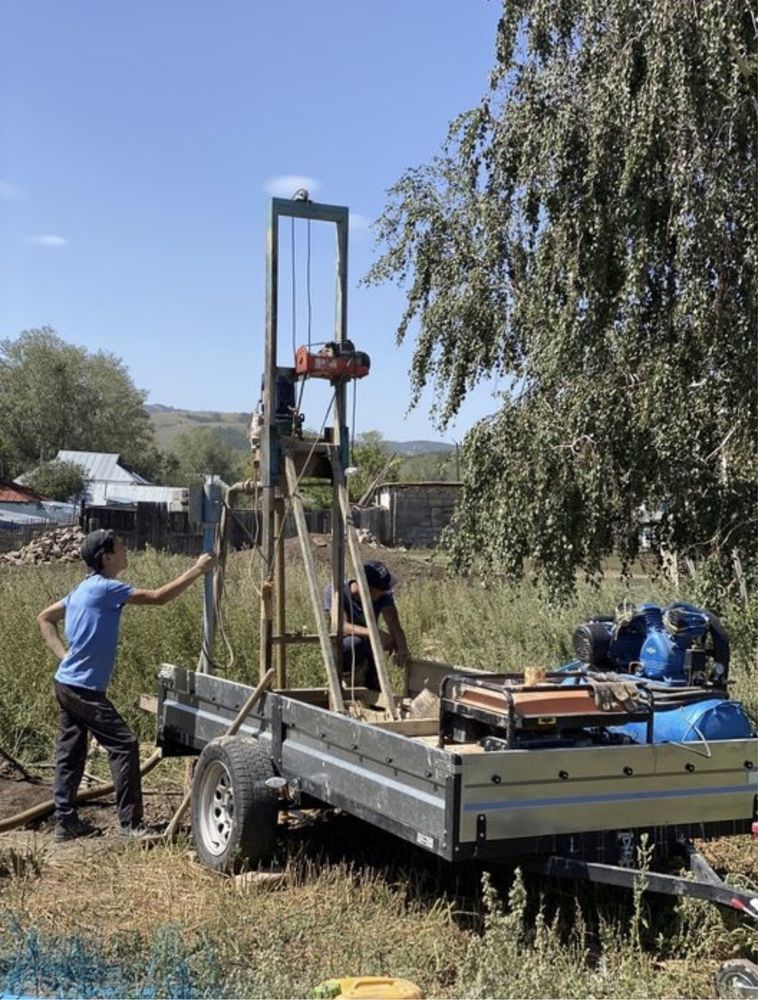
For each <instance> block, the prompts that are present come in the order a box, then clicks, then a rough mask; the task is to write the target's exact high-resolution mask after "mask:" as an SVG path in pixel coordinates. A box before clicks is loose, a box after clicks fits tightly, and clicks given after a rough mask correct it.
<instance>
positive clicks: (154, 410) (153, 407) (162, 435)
mask: <svg viewBox="0 0 758 1000" xmlns="http://www.w3.org/2000/svg"><path fill="white" fill-rule="evenodd" d="M147 411H148V413H149V414H150V419H151V420H152V423H153V430H154V431H155V443H156V444H157V446H158V447H159V448H160V449H161V450H163V451H165V450H166V449H169V448H171V445H172V444H173V442H174V441H175V439H176V438H177V437H178V436H179V435H180V434H186V433H187V432H188V431H191V430H192V429H193V427H212V428H213V429H214V430H215V431H217V432H218V433H219V434H220V435H221V437H223V438H224V440H225V441H226V442H227V443H228V444H230V445H231V446H232V447H233V448H237V449H239V450H240V451H247V450H248V447H249V446H248V440H247V429H248V426H249V424H250V414H249V413H246V412H244V411H242V412H234V411H233V412H230V413H225V412H221V411H218V410H182V409H177V408H175V407H173V406H167V405H165V404H164V403H150V404H149V405H148V407H147ZM385 444H386V447H387V450H388V451H389V452H395V453H396V454H397V455H408V456H413V455H428V454H430V453H432V452H435V453H436V452H448V451H452V450H453V448H454V446H453V445H452V444H448V443H447V442H445V441H386V442H385Z"/></svg>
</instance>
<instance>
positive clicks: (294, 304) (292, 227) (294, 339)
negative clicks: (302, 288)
mask: <svg viewBox="0 0 758 1000" xmlns="http://www.w3.org/2000/svg"><path fill="white" fill-rule="evenodd" d="M290 235H291V245H292V254H291V257H292V356H293V358H294V356H295V353H296V352H297V333H296V330H297V295H296V287H297V286H296V283H295V282H296V275H295V270H296V268H295V256H296V255H295V216H294V215H293V216H292V218H291V219H290Z"/></svg>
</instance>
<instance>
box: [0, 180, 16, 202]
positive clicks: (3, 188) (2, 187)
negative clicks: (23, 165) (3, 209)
mask: <svg viewBox="0 0 758 1000" xmlns="http://www.w3.org/2000/svg"><path fill="white" fill-rule="evenodd" d="M20 194H21V192H20V191H19V189H18V188H17V187H16V185H15V184H11V183H10V182H9V181H0V201H12V200H13V199H14V198H18V197H19V196H20Z"/></svg>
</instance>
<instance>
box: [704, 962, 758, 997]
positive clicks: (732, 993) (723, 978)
mask: <svg viewBox="0 0 758 1000" xmlns="http://www.w3.org/2000/svg"><path fill="white" fill-rule="evenodd" d="M715 980H716V994H717V996H719V997H758V965H754V964H753V962H749V961H748V960H747V959H743V958H733V959H731V960H730V961H728V962H723V963H722V964H721V965H720V966H719V967H718V969H717V970H716V976H715Z"/></svg>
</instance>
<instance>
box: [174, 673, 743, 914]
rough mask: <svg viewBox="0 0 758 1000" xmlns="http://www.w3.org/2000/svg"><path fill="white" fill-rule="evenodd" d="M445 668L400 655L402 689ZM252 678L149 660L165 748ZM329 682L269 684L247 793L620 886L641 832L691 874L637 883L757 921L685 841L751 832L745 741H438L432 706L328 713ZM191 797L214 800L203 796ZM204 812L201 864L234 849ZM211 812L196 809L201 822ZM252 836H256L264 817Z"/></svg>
mask: <svg viewBox="0 0 758 1000" xmlns="http://www.w3.org/2000/svg"><path fill="white" fill-rule="evenodd" d="M451 669H452V668H451V667H450V666H449V665H447V664H437V663H432V662H430V661H415V662H414V663H413V664H412V666H411V668H410V670H409V674H408V676H409V681H410V689H409V692H408V697H409V698H411V697H413V696H414V695H415V694H418V693H419V691H420V690H429V689H430V685H433V684H434V683H435V680H437V679H440V680H441V678H442V677H444V676H447V675H448V674H449V672H450V670H451ZM417 685H418V690H417V689H416V688H417ZM251 690H252V689H251V688H250V687H249V686H248V685H245V684H239V683H235V682H232V681H228V680H225V679H223V678H219V677H215V676H212V675H208V674H202V673H197V672H195V671H192V670H187V669H185V668H182V667H177V666H172V665H164V666H163V667H162V668H161V671H160V675H159V699H158V720H159V731H158V744H159V745H160V746H161V747H162V748H163V752H164V754H166V755H172V754H179V755H188V754H189V755H191V754H200V753H201V752H202V751H203V750H204V748H205V747H207V746H208V745H209V744H211V743H212V742H214V741H216V742H218V741H223V740H224V738H225V737H224V734H225V732H226V731H227V729H228V727H229V724H230V723H231V721H232V720H233V719H234V717H235V715H236V714H237V713H238V712H239V710H240V708H241V706H242V705H243V704H244V702H245V700H246V699H247V698H248V697H249V695H250V692H251ZM328 696H329V692H328V690H327V689H326V688H324V689H318V688H316V689H305V690H303V691H298V690H295V689H293V690H284V691H268V692H266V693H264V694H263V695H262V697H261V700H260V701H259V703H258V705H257V706H256V707H255V708H254V709H253V711H252V712H251V713H250V715H249V716H248V718H247V720H246V721H245V722H243V724H242V726H241V728H240V730H239V733H238V736H237V737H236V738H237V739H240V740H243V741H244V742H246V743H248V744H250V745H251V746H253V745H254V746H257V747H258V748H259V749H260V752H261V753H262V754H263V756H264V757H265V759H267V760H268V761H270V770H271V774H270V776H269V778H271V777H274V778H275V779H277V778H278V779H281V780H280V781H276V780H274V781H273V782H271V781H270V782H269V785H270V787H268V786H266V785H265V780H266V779H264V783H263V787H262V789H261V791H262V794H264V795H265V794H266V793H267V792H268V793H270V794H271V797H272V798H273V797H274V796H276V797H277V805H281V808H286V807H287V805H288V804H289V805H291V804H292V803H293V802H295V803H300V802H301V801H302V800H306V801H308V802H310V803H311V804H318V805H323V806H331V807H335V808H339V809H342V810H344V811H345V812H348V813H350V814H351V815H353V816H356V817H358V818H360V819H363V820H365V821H367V822H369V823H372V824H373V825H375V826H377V827H379V828H381V829H383V830H386V831H388V832H389V833H392V834H395V835H396V836H398V837H401V838H402V839H404V840H406V841H409V842H410V843H413V844H415V845H417V846H418V847H420V848H422V849H423V850H425V851H429V852H431V853H432V854H435V855H437V856H438V857H440V858H444V859H445V860H446V861H451V862H455V861H463V860H472V859H473V860H480V861H484V862H489V863H495V862H502V861H506V860H509V859H514V858H518V859H521V860H523V861H524V862H525V863H526V866H527V867H531V868H532V869H540V870H543V871H545V872H546V873H547V874H551V875H555V876H556V877H562V878H582V879H587V880H590V881H596V882H605V883H608V884H612V885H625V886H631V885H633V884H634V880H635V878H639V875H640V873H639V872H637V871H636V864H637V856H636V851H635V846H636V845H638V844H639V841H640V836H641V834H643V833H646V834H647V835H648V838H649V842H650V845H651V847H652V846H653V845H655V848H656V850H657V852H658V854H659V855H660V856H661V858H664V857H666V856H668V855H669V854H675V855H678V856H681V857H682V858H683V859H684V861H685V862H686V863H687V864H688V866H689V867H690V869H691V871H692V873H693V874H694V875H695V878H694V879H693V878H680V877H676V876H672V875H669V874H662V873H655V872H649V873H647V874H646V882H647V888H648V890H649V891H654V892H662V893H667V894H670V895H690V896H697V897H700V898H705V899H710V900H712V901H713V902H717V903H720V904H722V905H726V906H730V907H732V908H735V909H738V910H740V911H741V912H743V913H745V914H747V915H749V916H751V917H753V918H756V919H758V898H757V894H756V893H750V892H744V891H742V890H738V889H735V888H734V887H731V886H727V885H725V884H724V883H723V882H721V880H720V879H718V876H716V875H715V873H714V872H713V871H712V869H710V868H709V866H708V865H707V862H705V859H704V858H702V856H701V855H700V854H699V853H698V852H696V851H695V850H694V848H693V847H692V844H691V841H692V839H693V838H698V839H708V838H712V837H719V836H726V835H732V834H738V833H749V832H750V831H751V827H752V826H753V824H754V822H755V807H756V794H757V793H758V781H757V780H756V779H757V778H758V774H757V773H756V767H755V758H756V740H755V739H753V738H751V739H746V740H722V741H718V742H711V743H710V744H709V745H708V749H707V752H705V751H704V749H703V747H702V746H701V745H700V744H697V743H695V744H691V745H687V744H655V743H650V744H640V745H623V746H607V747H602V748H598V747H596V746H589V747H577V748H560V749H528V750H519V749H506V750H500V751H497V750H495V751H485V750H483V748H482V746H481V745H480V743H475V742H472V743H458V744H457V743H448V744H445V745H442V746H441V745H440V719H439V717H435V718H426V719H412V718H407V719H403V720H383V721H373V722H371V721H364V720H362V719H360V718H355V717H351V716H350V715H349V714H337V713H335V712H333V711H331V710H330V709H329V707H328ZM358 704H360V703H358ZM226 766H227V768H228V769H229V770H230V771H232V770H233V768H234V764H233V763H231V764H229V763H227V765H226ZM218 773H219V774H220V772H218ZM228 777H229V780H230V781H231V783H232V784H234V782H235V780H236V781H239V780H241V776H239V775H236V774H233V773H231V774H229V776H228ZM199 780H200V782H202V780H203V779H202V775H201V776H200V778H199ZM280 784H281V791H280V792H279V793H277V791H276V788H277V786H278V785H280ZM263 788H265V789H266V792H264V791H263ZM205 800H206V801H207V802H208V803H210V808H211V810H212V809H213V808H215V805H214V803H215V802H216V801H217V799H215V798H214V797H213V795H206V797H205ZM270 815H271V814H270V813H269V817H270ZM217 819H218V821H219V831H218V838H217V839H211V840H209V841H208V843H206V844H205V845H203V846H202V848H201V849H202V851H203V857H204V859H205V860H206V861H207V862H208V863H210V864H211V865H212V866H214V864H215V863H216V862H217V863H218V864H219V865H220V866H221V867H226V866H227V865H228V864H229V862H230V858H229V856H228V853H229V844H230V843H231V844H233V845H234V847H233V850H234V852H236V853H237V854H238V852H239V849H240V845H239V843H238V832H237V831H235V830H234V829H233V825H234V823H235V816H234V810H233V807H230V808H229V809H227V810H226V811H224V810H223V809H219V812H218V816H217ZM196 820H198V821H199V820H200V817H197V816H196ZM212 822H213V820H212V818H210V817H206V823H205V825H206V828H210V826H212ZM251 840H252V841H253V843H252V844H251V843H250V842H248V843H247V844H246V845H243V848H244V850H246V851H252V856H253V857H254V858H255V857H257V856H258V853H257V850H256V845H255V843H254V840H255V834H254V832H253V833H252V835H251ZM263 840H264V842H265V843H266V844H268V843H270V840H271V834H270V831H267V832H266V835H265V837H264V838H263ZM214 851H215V852H216V853H215V855H214V853H213V852H214Z"/></svg>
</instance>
